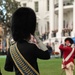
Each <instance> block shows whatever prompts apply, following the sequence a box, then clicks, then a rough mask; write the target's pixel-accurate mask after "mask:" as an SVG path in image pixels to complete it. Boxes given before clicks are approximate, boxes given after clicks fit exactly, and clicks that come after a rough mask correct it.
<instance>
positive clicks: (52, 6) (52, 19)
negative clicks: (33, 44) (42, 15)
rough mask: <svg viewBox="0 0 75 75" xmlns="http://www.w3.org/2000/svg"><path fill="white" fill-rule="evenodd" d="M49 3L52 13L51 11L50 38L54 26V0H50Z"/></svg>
mask: <svg viewBox="0 0 75 75" xmlns="http://www.w3.org/2000/svg"><path fill="white" fill-rule="evenodd" d="M49 5H50V13H49V22H50V34H49V38H51V35H52V30H53V27H54V0H50V1H49Z"/></svg>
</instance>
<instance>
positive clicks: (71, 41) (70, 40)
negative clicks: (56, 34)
mask: <svg viewBox="0 0 75 75" xmlns="http://www.w3.org/2000/svg"><path fill="white" fill-rule="evenodd" d="M67 40H68V41H69V42H70V43H71V44H73V43H74V41H73V40H72V39H71V38H66V39H65V42H66V41H67Z"/></svg>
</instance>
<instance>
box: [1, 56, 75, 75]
mask: <svg viewBox="0 0 75 75" xmlns="http://www.w3.org/2000/svg"><path fill="white" fill-rule="evenodd" d="M4 63H5V58H4V57H0V68H1V71H2V75H15V73H12V72H7V71H5V70H4ZM38 66H39V71H40V75H61V72H62V70H61V59H50V60H40V59H38ZM74 73H75V71H74ZM63 75H65V73H64V74H63Z"/></svg>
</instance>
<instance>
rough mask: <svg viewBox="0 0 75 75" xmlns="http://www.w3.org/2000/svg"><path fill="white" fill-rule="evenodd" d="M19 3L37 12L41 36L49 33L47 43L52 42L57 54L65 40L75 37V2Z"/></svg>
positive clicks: (22, 0) (35, 0) (33, 0)
mask: <svg viewBox="0 0 75 75" xmlns="http://www.w3.org/2000/svg"><path fill="white" fill-rule="evenodd" d="M18 1H20V3H21V5H22V7H30V8H32V9H33V10H34V11H35V12H36V15H37V24H38V31H39V34H40V35H43V34H45V33H49V36H48V39H47V40H46V41H45V42H51V43H52V45H54V50H55V51H56V52H57V51H59V45H60V43H61V42H63V41H64V38H66V37H75V0H18Z"/></svg>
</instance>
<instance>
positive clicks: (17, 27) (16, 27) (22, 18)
mask: <svg viewBox="0 0 75 75" xmlns="http://www.w3.org/2000/svg"><path fill="white" fill-rule="evenodd" d="M35 29H36V15H35V12H34V11H33V10H32V9H31V8H29V7H21V8H18V9H17V10H16V11H15V12H14V13H13V15H12V19H11V32H12V37H13V39H14V40H15V41H16V42H18V41H21V40H23V39H27V38H29V37H30V34H32V35H34V32H35Z"/></svg>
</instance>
